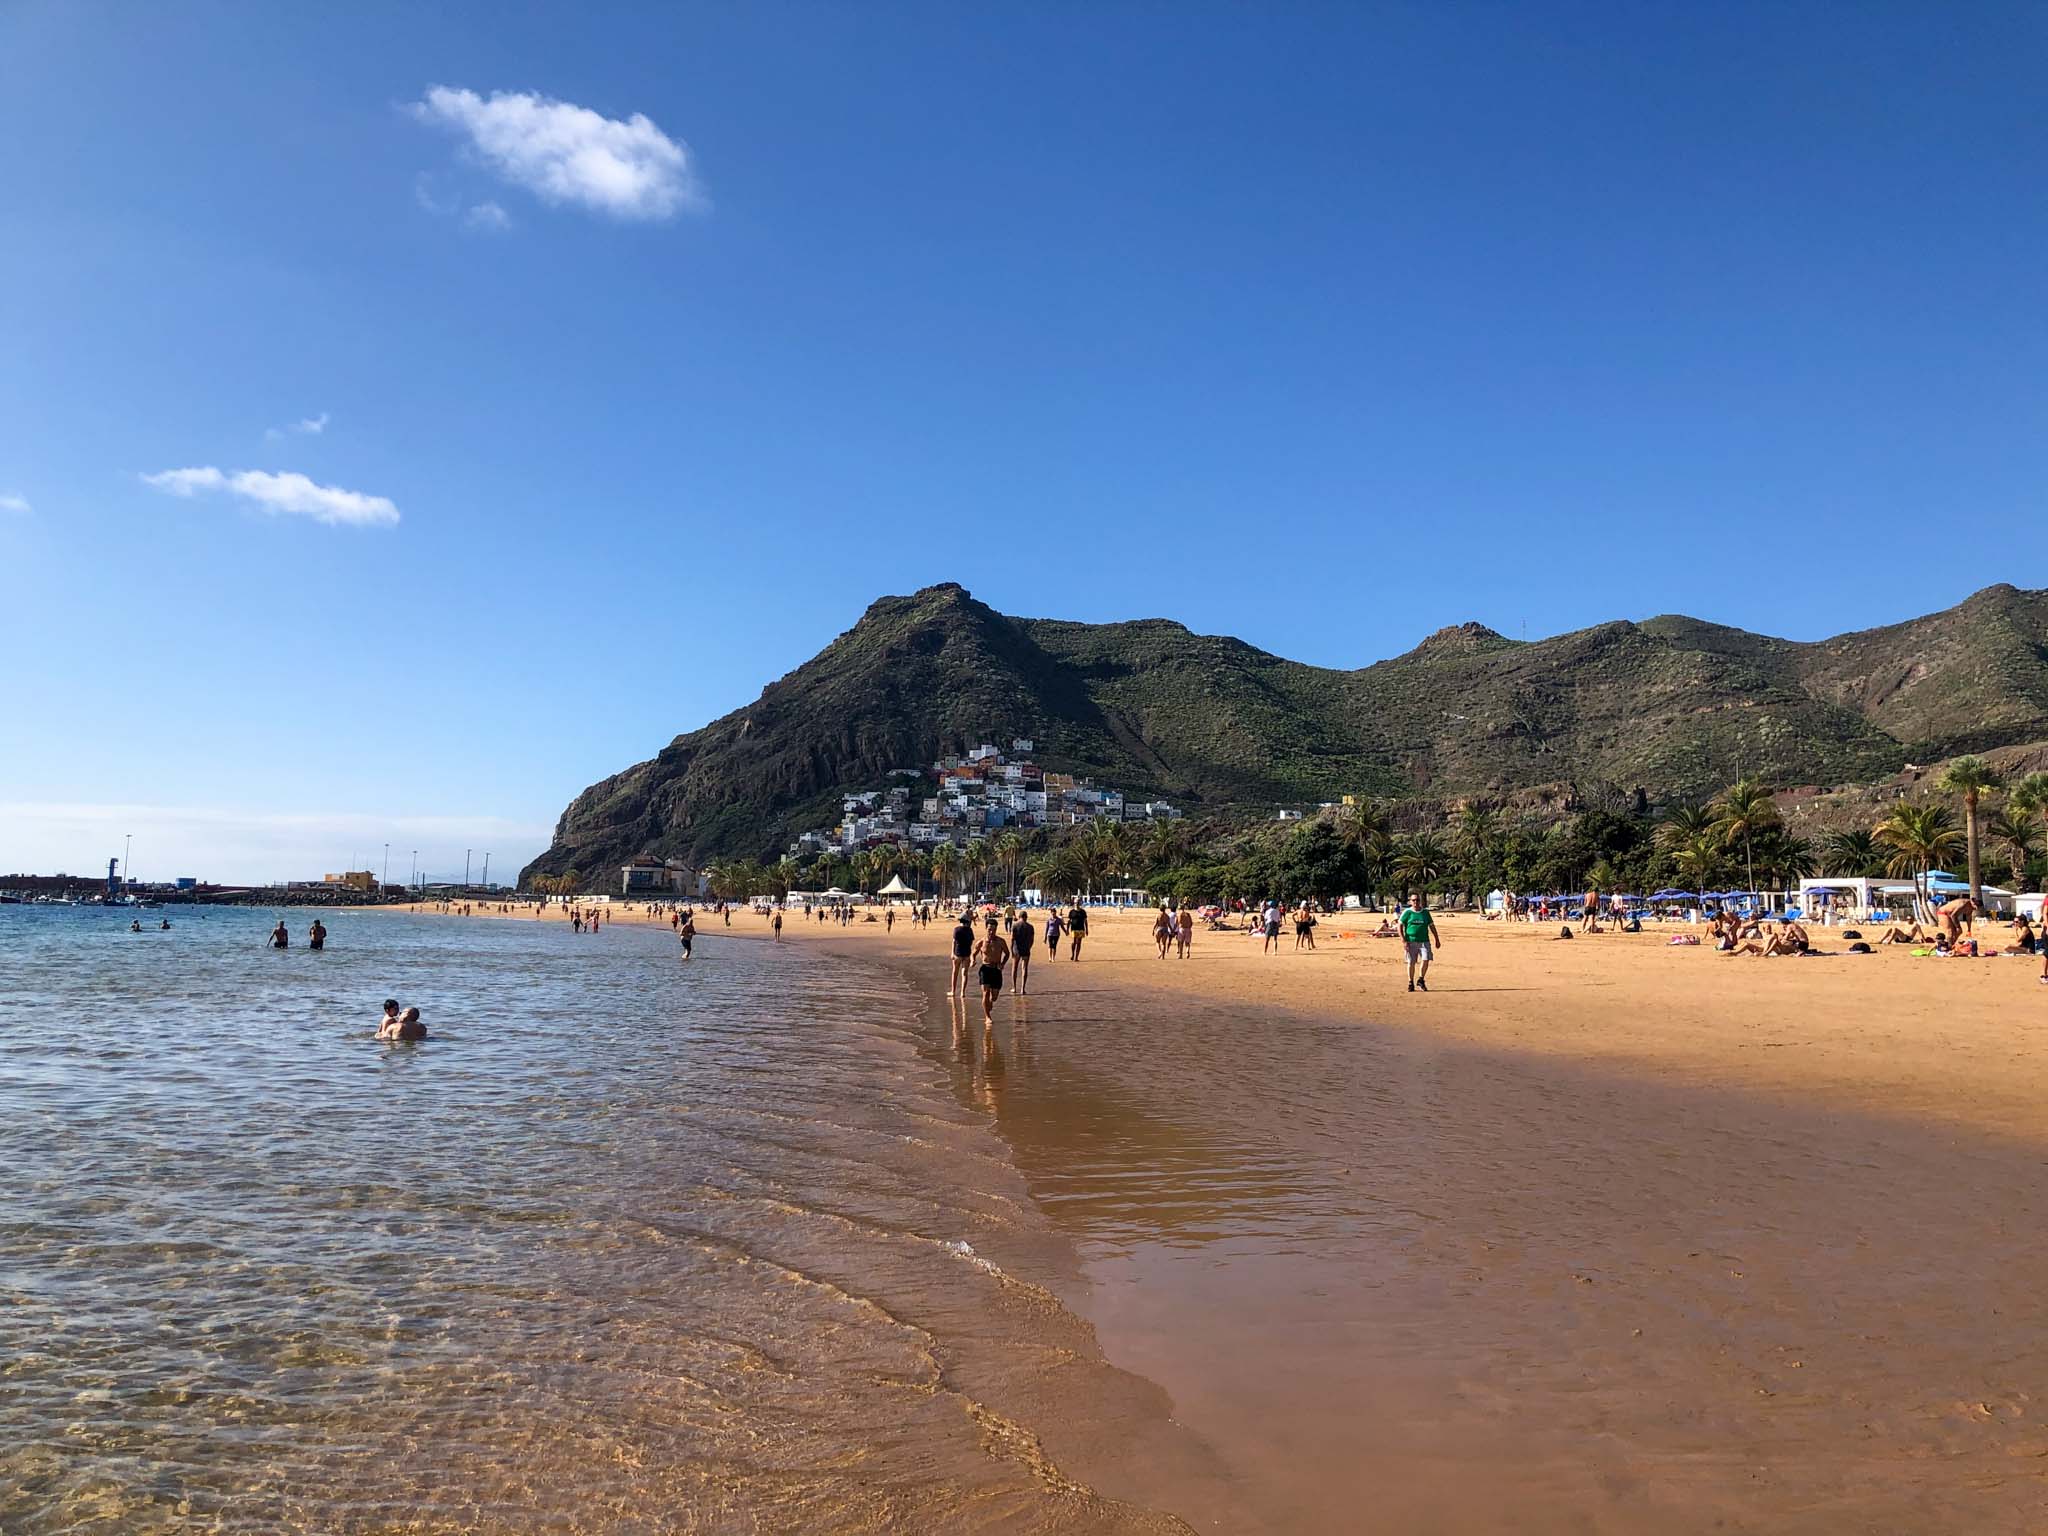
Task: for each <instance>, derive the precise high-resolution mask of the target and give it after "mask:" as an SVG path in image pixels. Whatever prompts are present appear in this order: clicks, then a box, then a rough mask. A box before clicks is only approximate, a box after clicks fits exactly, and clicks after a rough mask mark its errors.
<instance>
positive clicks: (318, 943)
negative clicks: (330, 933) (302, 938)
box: [306, 917, 327, 949]
mask: <svg viewBox="0 0 2048 1536" xmlns="http://www.w3.org/2000/svg"><path fill="white" fill-rule="evenodd" d="M306 946H307V948H309V949H325V948H326V947H327V925H326V924H325V923H323V922H321V921H320V919H319V918H317V917H316V918H314V919H313V926H312V927H310V928H308V929H307V930H306Z"/></svg>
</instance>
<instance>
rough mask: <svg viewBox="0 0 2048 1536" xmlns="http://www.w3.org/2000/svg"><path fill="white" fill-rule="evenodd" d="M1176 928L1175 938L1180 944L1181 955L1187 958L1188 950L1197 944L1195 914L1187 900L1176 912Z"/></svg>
mask: <svg viewBox="0 0 2048 1536" xmlns="http://www.w3.org/2000/svg"><path fill="white" fill-rule="evenodd" d="M1174 928H1175V932H1174V937H1175V940H1176V942H1178V944H1179V945H1180V957H1181V959H1183V960H1185V959H1187V957H1188V951H1189V950H1190V949H1192V948H1194V945H1195V914H1194V910H1193V909H1192V908H1191V907H1189V906H1188V904H1187V903H1186V902H1182V903H1181V908H1180V911H1179V912H1178V913H1177V914H1175V918H1174Z"/></svg>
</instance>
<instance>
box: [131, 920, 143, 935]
mask: <svg viewBox="0 0 2048 1536" xmlns="http://www.w3.org/2000/svg"><path fill="white" fill-rule="evenodd" d="M128 931H129V932H130V933H140V932H142V919H141V918H139V917H137V918H131V919H130V920H129V923H128Z"/></svg>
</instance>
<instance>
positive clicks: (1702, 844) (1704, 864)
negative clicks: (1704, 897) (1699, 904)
mask: <svg viewBox="0 0 2048 1536" xmlns="http://www.w3.org/2000/svg"><path fill="white" fill-rule="evenodd" d="M1669 857H1670V859H1671V862H1672V864H1673V865H1674V866H1676V867H1677V869H1678V872H1679V873H1680V874H1682V875H1684V876H1685V878H1686V880H1687V882H1688V883H1689V884H1690V885H1691V886H1692V888H1693V889H1694V890H1695V891H1698V892H1701V893H1702V894H1704V893H1705V891H1706V889H1707V887H1708V886H1710V885H1713V884H1716V883H1718V881H1719V879H1720V876H1721V871H1722V869H1723V868H1725V867H1726V865H1727V863H1728V853H1727V845H1726V844H1724V843H1723V842H1722V841H1721V839H1720V838H1719V837H1717V836H1715V835H1714V834H1713V833H1712V832H1695V833H1694V834H1693V835H1692V836H1691V837H1689V838H1687V839H1686V840H1685V841H1684V842H1683V843H1680V844H1679V845H1677V846H1676V847H1674V848H1672V849H1670V850H1669Z"/></svg>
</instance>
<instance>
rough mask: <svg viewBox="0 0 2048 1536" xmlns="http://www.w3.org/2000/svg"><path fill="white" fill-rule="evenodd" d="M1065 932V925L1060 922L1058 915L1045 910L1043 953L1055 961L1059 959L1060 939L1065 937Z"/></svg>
mask: <svg viewBox="0 0 2048 1536" xmlns="http://www.w3.org/2000/svg"><path fill="white" fill-rule="evenodd" d="M1066 931H1067V928H1066V924H1064V923H1062V922H1061V921H1060V915H1059V913H1057V912H1055V911H1053V910H1052V909H1051V908H1047V909H1046V914H1045V952H1046V953H1047V954H1048V955H1051V956H1052V957H1053V959H1055V960H1057V959H1059V957H1060V939H1061V937H1062V936H1063V935H1065V933H1066Z"/></svg>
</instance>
